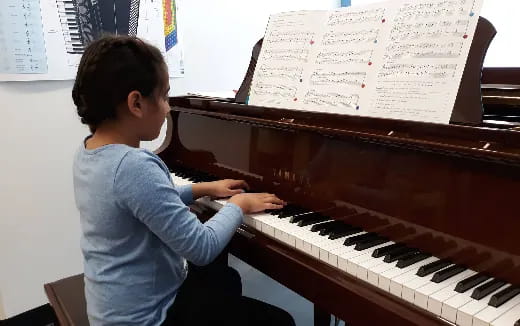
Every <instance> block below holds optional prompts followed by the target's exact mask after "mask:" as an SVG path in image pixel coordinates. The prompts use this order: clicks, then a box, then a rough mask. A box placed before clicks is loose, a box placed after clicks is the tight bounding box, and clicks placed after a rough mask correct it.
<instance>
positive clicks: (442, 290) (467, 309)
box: [171, 169, 520, 326]
mask: <svg viewBox="0 0 520 326" xmlns="http://www.w3.org/2000/svg"><path fill="white" fill-rule="evenodd" d="M171 175H172V180H173V182H174V184H176V185H186V184H192V183H194V182H201V181H212V180H215V179H216V178H215V177H213V176H210V175H207V174H204V173H200V172H196V171H193V170H186V169H182V170H176V171H175V172H174V173H172V174H171ZM200 202H201V203H203V204H204V205H206V206H208V207H210V208H213V209H215V210H219V209H220V208H221V207H222V206H223V205H225V203H226V201H225V200H214V201H212V200H209V199H207V198H202V199H200ZM325 213H326V212H312V211H309V210H306V209H305V208H303V207H298V206H294V205H287V206H286V207H285V208H284V209H282V210H279V211H272V212H265V213H258V214H252V215H246V216H245V219H244V224H246V225H248V226H250V227H252V228H254V229H256V230H258V231H260V232H262V233H264V234H266V235H268V236H270V237H272V238H275V239H277V240H279V241H281V242H284V243H286V244H288V245H289V246H291V247H294V248H296V249H297V250H300V251H302V252H305V253H306V254H308V255H311V256H313V257H314V258H315V259H318V260H321V261H323V262H325V263H327V264H329V265H332V266H334V267H335V268H337V269H339V270H341V271H342V272H345V273H348V274H350V275H351V276H352V277H355V278H357V279H359V280H360V281H363V282H368V283H370V284H372V285H374V286H376V287H379V288H380V289H382V290H384V291H386V292H388V293H391V294H392V295H394V296H396V297H399V298H401V299H403V300H406V301H408V302H410V303H411V304H413V305H415V306H416V307H418V308H421V309H424V310H427V311H429V312H431V313H433V314H435V315H437V316H439V317H440V318H443V319H445V320H447V321H449V322H451V323H454V324H456V325H461V326H487V325H493V326H513V325H515V326H520V295H519V294H520V287H519V286H515V285H512V284H507V283H505V282H502V281H500V280H498V279H494V278H492V277H488V276H486V275H483V274H480V273H477V272H476V271H473V270H470V269H467V268H465V267H463V266H460V265H456V264H453V263H451V262H449V261H447V260H441V259H439V258H436V257H433V256H431V255H429V254H428V253H425V252H421V251H420V250H418V249H414V248H409V247H407V246H405V245H404V244H401V243H395V242H393V241H391V240H389V239H387V238H385V237H384V236H381V235H378V234H377V233H374V232H367V231H365V230H363V229H361V228H359V227H356V226H353V225H349V224H346V223H343V222H342V221H340V220H333V219H331V218H329V217H327V216H326V215H325Z"/></svg>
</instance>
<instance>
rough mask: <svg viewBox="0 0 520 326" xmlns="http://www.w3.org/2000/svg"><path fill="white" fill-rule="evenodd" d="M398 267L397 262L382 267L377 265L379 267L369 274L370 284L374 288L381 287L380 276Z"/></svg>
mask: <svg viewBox="0 0 520 326" xmlns="http://www.w3.org/2000/svg"><path fill="white" fill-rule="evenodd" d="M381 258H383V257H381ZM383 259H384V258H383ZM396 265H397V261H394V262H392V263H390V264H389V263H385V264H381V265H377V266H375V267H373V268H372V269H371V270H369V271H368V272H367V281H368V283H370V284H372V285H374V286H379V275H381V273H383V272H384V271H386V270H389V269H392V268H396Z"/></svg>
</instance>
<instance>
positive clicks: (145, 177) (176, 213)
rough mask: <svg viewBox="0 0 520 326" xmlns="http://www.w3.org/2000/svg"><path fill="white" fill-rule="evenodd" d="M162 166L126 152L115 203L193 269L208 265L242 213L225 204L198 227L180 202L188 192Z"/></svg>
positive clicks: (147, 157)
mask: <svg viewBox="0 0 520 326" xmlns="http://www.w3.org/2000/svg"><path fill="white" fill-rule="evenodd" d="M161 163H162V162H161V160H160V159H159V158H158V157H155V156H154V155H152V154H149V153H147V152H145V151H140V150H135V151H129V152H128V153H127V154H126V155H125V156H124V157H123V159H122V160H121V162H120V164H119V167H118V169H117V171H116V174H115V177H114V194H115V196H116V200H117V203H118V205H120V206H121V207H122V208H123V209H126V210H128V211H129V212H130V213H131V215H133V216H134V217H135V218H137V219H138V220H139V221H141V222H142V223H144V224H145V225H146V226H147V227H148V228H149V229H150V230H151V231H152V232H153V233H154V234H155V235H157V236H158V237H159V238H160V239H161V240H162V241H163V242H164V243H165V244H166V245H167V246H168V247H170V248H171V249H172V250H173V251H175V252H176V253H177V254H179V255H180V256H183V257H184V258H186V259H187V260H189V261H191V262H192V263H194V264H196V265H206V264H209V263H210V262H211V261H213V259H215V257H216V256H217V255H218V254H219V253H220V252H221V251H222V250H223V249H224V247H225V246H226V245H227V243H228V242H229V240H230V239H231V237H232V236H233V234H234V232H235V230H236V228H237V227H238V226H239V225H240V223H241V222H242V218H243V213H242V209H241V208H239V207H238V206H236V205H234V204H227V205H225V206H224V207H223V208H222V209H221V210H220V211H219V212H218V213H217V214H215V216H213V217H212V218H211V219H209V220H208V221H207V222H206V223H204V224H203V223H201V222H200V221H199V220H198V218H197V216H196V215H194V214H193V213H191V212H190V210H189V208H188V207H187V206H186V205H185V203H184V201H183V199H182V198H181V195H183V196H187V194H188V192H189V194H190V195H191V189H190V190H187V189H183V188H182V187H181V189H178V188H175V187H174V186H173V184H172V182H171V180H170V177H169V173H168V171H165V170H164V169H163V168H162V165H161ZM190 188H191V187H190Z"/></svg>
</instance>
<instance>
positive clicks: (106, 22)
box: [56, 0, 140, 54]
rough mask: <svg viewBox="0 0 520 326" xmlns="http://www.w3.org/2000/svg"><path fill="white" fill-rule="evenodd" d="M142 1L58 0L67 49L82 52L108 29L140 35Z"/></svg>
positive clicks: (119, 32) (124, 33)
mask: <svg viewBox="0 0 520 326" xmlns="http://www.w3.org/2000/svg"><path fill="white" fill-rule="evenodd" d="M139 1H140V0H130V1H116V0H56V5H57V7H58V15H59V17H60V23H61V26H62V28H63V34H64V37H65V47H66V51H67V53H70V54H82V53H83V51H84V50H85V47H86V46H87V44H88V43H90V42H92V41H93V40H95V39H98V38H100V37H101V36H102V35H103V34H106V33H108V34H116V35H132V36H135V35H137V25H138V18H139Z"/></svg>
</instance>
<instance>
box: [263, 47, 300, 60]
mask: <svg viewBox="0 0 520 326" xmlns="http://www.w3.org/2000/svg"><path fill="white" fill-rule="evenodd" d="M264 58H265V59H266V60H279V61H298V62H307V61H308V58H309V49H267V50H265V52H264Z"/></svg>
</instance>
